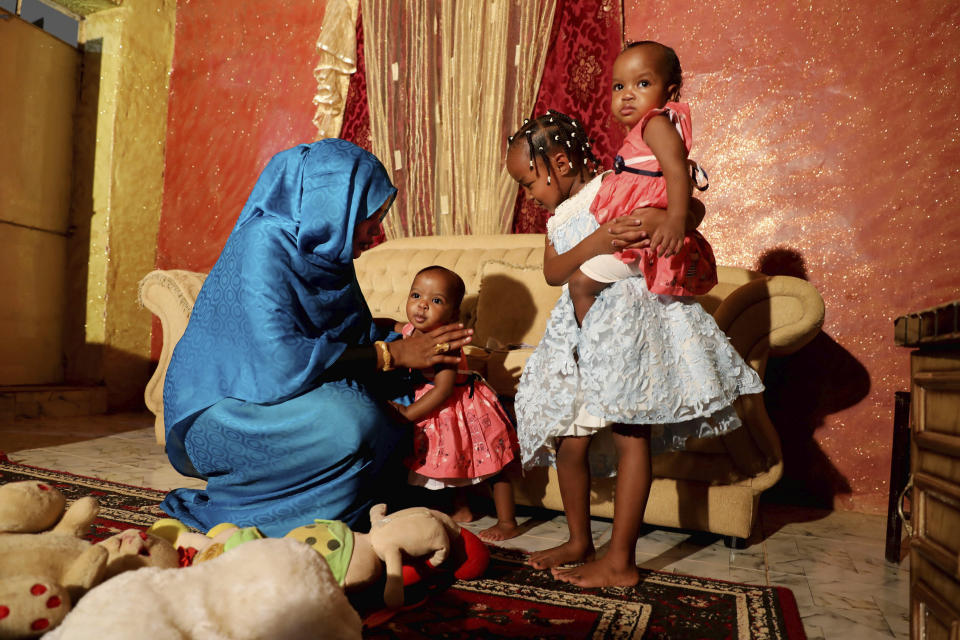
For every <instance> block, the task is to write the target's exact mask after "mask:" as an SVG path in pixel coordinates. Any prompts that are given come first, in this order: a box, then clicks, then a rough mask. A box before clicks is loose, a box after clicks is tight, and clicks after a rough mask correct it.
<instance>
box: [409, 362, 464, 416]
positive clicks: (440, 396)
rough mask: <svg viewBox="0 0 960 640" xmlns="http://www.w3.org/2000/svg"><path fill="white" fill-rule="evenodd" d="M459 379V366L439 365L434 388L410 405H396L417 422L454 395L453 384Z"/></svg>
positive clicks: (434, 378)
mask: <svg viewBox="0 0 960 640" xmlns="http://www.w3.org/2000/svg"><path fill="white" fill-rule="evenodd" d="M456 381H457V367H456V366H455V365H454V366H446V365H444V366H443V367H437V368H436V374H435V375H434V377H433V389H430V391H427V392H426V393H425V394H423V395H422V396H420V399H419V400H417V401H416V402H414V403H413V404H411V405H410V406H409V407H404V406H400V405H396V407H397V410H398V411H400V413H402V414H403V416H404V417H405V418H406V419H407V420H409V421H410V422H417V421H418V420H421V419H422V418H424V417H426V416H428V415H430V414H431V413H433V412H434V411H436V410H437V409H439V408H440V407H441V406H443V403H444V402H446V401H447V399H448V398H449V397H450V396H451V395H453V386H454V383H455V382H456Z"/></svg>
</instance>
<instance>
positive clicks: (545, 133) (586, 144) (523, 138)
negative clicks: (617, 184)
mask: <svg viewBox="0 0 960 640" xmlns="http://www.w3.org/2000/svg"><path fill="white" fill-rule="evenodd" d="M507 142H508V145H507V152H509V151H510V149H511V148H513V147H515V146H519V145H521V144H526V146H527V150H528V151H529V154H530V168H531V169H535V170H536V171H537V172H538V173H539V171H540V169H539V168H538V167H537V164H536V162H534V158H535V157H537V156H539V157H540V159H541V160H543V164H544V165H545V166H546V167H547V184H550V173H551V168H550V158H549V154H550V152H551V151H554V150H557V149H559V150H561V151H563V152H564V153H565V154H567V159H568V160H569V162H570V168H571V169H572V168H574V167H576V166H586V167H587V169H588V170H589V171H590V173H591V175H596V173H597V171H599V170H601V169H602V168H603V167H602V166H601V165H600V162H599V161H598V160H597V158H596V157H595V156H594V155H593V150H592V148H591V143H592V140H590V138H589V137H588V136H587V132H586V130H585V129H584V128H583V127H581V126H580V123H578V122H577V121H576V120H574V119H573V118H571V117H570V116H568V115H566V114H564V113H560V112H559V111H554V110H553V109H551V110H549V111H547V112H546V113H545V114H543V115H542V116H540V117H538V118H534V119H533V120H524V121H523V126H522V127H520V129H518V130H517V132H516V133H514V134H513V135H512V136H510V137H509V138H507Z"/></svg>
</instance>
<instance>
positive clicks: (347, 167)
mask: <svg viewBox="0 0 960 640" xmlns="http://www.w3.org/2000/svg"><path fill="white" fill-rule="evenodd" d="M395 194H396V189H395V188H394V186H393V184H392V183H391V182H390V179H389V177H388V176H387V173H386V170H385V169H384V168H383V165H381V164H380V162H379V161H378V160H377V158H376V157H374V156H373V155H372V154H370V153H368V152H367V151H364V150H363V149H360V148H359V147H357V146H355V145H353V144H351V143H349V142H347V141H345V140H338V139H327V140H322V141H320V142H315V143H313V144H304V145H299V146H297V147H294V148H292V149H288V150H286V151H283V152H280V153H278V154H277V155H276V156H274V157H273V158H272V159H271V160H270V162H269V164H268V165H267V167H266V168H265V169H264V170H263V173H261V174H260V177H259V179H258V180H257V183H256V185H255V186H254V188H253V192H252V193H251V194H250V198H249V199H248V200H247V203H246V205H245V206H244V208H243V210H242V211H241V212H240V217H239V219H238V220H237V223H236V225H235V227H234V229H233V231H232V232H231V234H230V237H229V238H228V239H227V243H226V245H225V246H224V248H223V252H222V253H221V255H220V257H219V259H218V260H217V262H216V264H215V265H214V267H213V269H212V270H211V271H210V274H209V276H208V277H207V279H206V281H205V282H204V285H203V288H202V289H201V290H200V293H199V295H198V296H197V301H196V304H195V305H194V307H193V312H192V315H191V317H190V322H189V324H188V325H187V329H186V331H185V332H184V335H183V337H182V338H181V340H180V342H178V343H177V346H176V348H175V349H174V352H173V358H172V360H171V363H170V367H169V369H168V371H167V376H166V382H165V384H164V390H163V397H164V419H165V427H166V439H167V445H166V451H167V455H168V457H169V458H170V462H171V463H172V464H173V466H174V467H175V468H176V469H177V470H178V471H179V472H180V473H183V474H185V475H188V476H193V477H197V478H203V479H205V480H206V481H207V486H206V489H205V490H193V489H176V490H174V491H171V492H170V493H169V494H168V495H167V497H166V499H165V500H164V501H163V503H162V504H161V505H160V506H161V508H162V509H163V510H164V511H166V512H167V513H169V514H170V515H171V516H173V517H175V518H177V519H179V520H181V521H182V522H184V523H186V524H188V525H190V526H192V527H195V528H197V529H200V530H203V531H206V530H208V529H210V528H211V527H213V526H214V525H216V524H218V523H221V522H232V523H233V524H236V525H238V526H256V527H258V528H259V529H260V530H261V531H262V532H263V533H264V534H265V535H269V536H282V535H284V534H286V533H287V532H288V531H289V530H290V529H293V528H294V527H297V526H301V525H303V524H305V523H309V522H311V521H312V520H313V519H315V518H322V519H330V520H343V521H344V522H346V523H348V524H350V525H352V526H354V525H357V524H358V523H361V525H362V523H363V520H364V518H365V516H366V513H367V510H368V508H369V507H370V506H371V505H372V504H373V503H374V502H375V501H378V500H381V499H383V498H384V495H383V490H384V488H385V487H388V486H391V485H392V484H394V483H392V482H390V479H391V477H390V476H389V473H390V471H391V470H392V468H393V466H392V461H393V460H394V459H395V458H396V457H397V456H394V455H392V454H393V453H394V450H395V449H396V448H397V447H398V445H399V444H400V443H401V439H404V440H405V439H406V437H407V436H408V430H407V427H405V426H404V425H403V424H402V422H401V421H399V420H398V419H397V416H396V414H395V413H392V412H391V409H390V407H389V405H388V403H387V401H388V400H391V399H395V396H399V395H401V392H400V391H393V392H391V391H390V390H389V389H390V385H389V384H387V382H388V381H389V378H390V376H389V375H383V372H386V371H389V370H390V369H392V368H393V367H411V368H416V369H422V368H424V367H427V366H431V365H433V364H439V363H449V364H454V363H456V362H457V357H456V356H455V355H449V354H447V353H446V351H455V350H456V349H459V348H460V347H461V346H463V345H464V344H466V343H468V342H469V341H470V334H471V333H472V331H470V330H466V329H463V328H462V325H447V326H445V327H441V328H440V329H437V330H435V331H433V332H431V333H429V334H427V335H425V336H423V337H422V339H419V340H409V339H408V340H397V341H393V339H394V338H397V337H399V335H397V334H392V335H388V334H390V328H385V327H380V326H377V325H376V324H375V323H374V322H373V320H372V318H371V316H370V311H369V309H368V307H367V304H366V302H365V301H364V299H363V295H362V293H361V291H360V287H359V285H358V283H357V278H356V274H355V272H354V267H353V260H354V259H355V258H356V257H357V256H359V255H360V253H361V252H362V251H363V250H365V249H367V248H369V247H370V246H372V245H373V243H374V242H375V241H376V240H377V238H378V237H379V236H380V234H382V232H383V228H382V226H381V221H382V219H383V216H384V215H385V214H386V213H387V210H388V209H389V207H390V205H391V203H392V202H393V198H394V195H395ZM394 388H395V387H394ZM400 479H401V480H402V477H400ZM397 482H398V483H399V480H398V481H397Z"/></svg>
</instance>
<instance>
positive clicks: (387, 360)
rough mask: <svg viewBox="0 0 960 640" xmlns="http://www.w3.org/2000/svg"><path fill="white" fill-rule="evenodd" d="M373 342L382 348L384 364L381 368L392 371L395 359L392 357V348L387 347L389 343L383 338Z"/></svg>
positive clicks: (381, 354) (381, 353)
mask: <svg viewBox="0 0 960 640" xmlns="http://www.w3.org/2000/svg"><path fill="white" fill-rule="evenodd" d="M373 344H375V345H377V349H379V350H380V356H381V357H382V358H383V366H382V367H380V370H381V371H392V370H393V359H392V358H391V357H390V349H388V348H387V343H386V342H384V341H383V340H377V341H376V342H374V343H373Z"/></svg>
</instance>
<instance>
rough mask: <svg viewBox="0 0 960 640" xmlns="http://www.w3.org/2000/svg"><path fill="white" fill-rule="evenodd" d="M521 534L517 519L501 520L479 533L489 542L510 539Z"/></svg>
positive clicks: (482, 538) (481, 537)
mask: <svg viewBox="0 0 960 640" xmlns="http://www.w3.org/2000/svg"><path fill="white" fill-rule="evenodd" d="M519 534H520V527H518V526H517V521H516V520H506V521H504V520H500V521H498V522H497V524H495V525H493V526H492V527H489V528H487V529H484V530H483V531H481V532H480V533H478V534H477V535H478V536H480V539H481V540H486V541H487V542H496V541H497V540H509V539H510V538H516V537H517V536H518V535H519Z"/></svg>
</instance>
